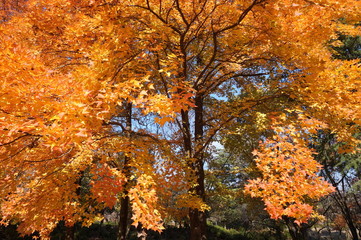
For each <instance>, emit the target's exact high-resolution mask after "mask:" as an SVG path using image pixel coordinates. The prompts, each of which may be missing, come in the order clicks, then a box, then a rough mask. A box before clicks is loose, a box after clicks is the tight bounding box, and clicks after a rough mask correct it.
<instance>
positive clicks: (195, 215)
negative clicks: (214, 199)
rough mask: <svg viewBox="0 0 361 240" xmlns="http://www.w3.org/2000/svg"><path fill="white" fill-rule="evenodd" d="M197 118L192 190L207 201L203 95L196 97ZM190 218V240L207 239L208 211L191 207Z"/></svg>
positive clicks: (192, 164) (195, 109)
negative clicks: (204, 165) (204, 167)
mask: <svg viewBox="0 0 361 240" xmlns="http://www.w3.org/2000/svg"><path fill="white" fill-rule="evenodd" d="M195 105H196V107H195V108H194V111H195V119H194V121H195V122H194V134H195V144H194V145H195V149H194V155H193V158H194V159H193V161H191V167H192V169H194V170H195V178H196V184H197V185H196V186H195V187H193V188H191V189H190V192H192V193H195V194H196V195H197V196H198V197H199V198H201V199H202V200H203V201H205V189H204V169H203V161H204V159H203V158H204V154H203V144H204V143H203V137H204V130H203V126H204V122H203V96H202V95H196V97H195ZM189 219H190V240H206V239H207V236H206V233H207V224H206V223H207V222H206V220H207V219H206V213H205V212H202V211H199V210H198V209H189Z"/></svg>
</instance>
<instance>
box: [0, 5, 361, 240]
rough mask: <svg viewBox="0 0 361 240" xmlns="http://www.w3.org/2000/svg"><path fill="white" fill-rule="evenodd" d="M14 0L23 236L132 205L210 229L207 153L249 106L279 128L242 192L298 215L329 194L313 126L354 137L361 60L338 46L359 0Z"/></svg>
mask: <svg viewBox="0 0 361 240" xmlns="http://www.w3.org/2000/svg"><path fill="white" fill-rule="evenodd" d="M5 2H6V4H3V5H0V6H2V10H1V16H2V20H1V22H0V62H1V63H2V64H1V65H0V75H1V81H0V163H1V166H2V168H1V169H0V199H1V200H0V205H1V211H0V214H1V219H2V223H4V224H8V223H9V222H12V221H14V222H16V223H20V225H19V231H20V232H21V233H23V234H31V233H33V232H35V231H39V233H40V235H41V237H43V238H44V239H46V238H47V237H48V236H49V234H50V233H51V231H52V230H53V229H54V228H55V226H56V225H57V223H58V222H59V221H64V222H65V224H66V225H67V226H72V225H74V224H75V223H76V222H82V224H83V225H90V224H91V223H93V222H94V221H96V220H99V219H101V217H102V216H101V211H102V210H103V209H104V208H105V207H108V208H113V207H118V205H117V204H119V202H121V201H122V199H129V206H130V209H131V212H132V223H133V224H134V225H138V224H142V226H143V227H144V228H147V229H152V230H156V231H161V230H162V229H163V226H162V223H163V222H164V221H165V220H166V219H182V218H183V219H184V218H185V215H187V214H188V220H189V221H190V226H191V234H192V236H193V237H191V239H196V240H199V239H205V224H206V221H205V219H206V214H205V213H204V212H205V211H206V210H207V209H208V206H207V205H206V204H205V196H206V192H205V188H204V176H205V174H204V164H205V163H206V162H207V161H208V160H209V159H207V156H209V154H210V153H211V150H210V149H211V146H212V143H213V142H215V141H218V139H220V138H222V137H224V136H227V135H228V134H233V133H235V130H234V127H235V126H236V127H239V125H242V124H241V123H242V119H246V118H249V117H250V116H251V115H252V114H253V115H256V116H258V118H256V119H257V121H255V123H254V125H255V127H254V128H253V130H254V129H256V130H255V131H259V132H261V131H266V130H268V131H273V133H274V134H273V135H274V138H273V139H272V138H271V139H269V140H265V141H264V142H263V144H261V146H260V149H259V150H256V151H255V152H254V153H255V154H254V155H255V161H256V164H257V168H258V170H259V172H260V173H261V175H262V177H261V178H258V179H256V180H251V181H250V183H249V185H248V186H247V188H246V191H247V192H248V193H250V194H251V195H252V196H255V197H260V198H262V199H263V200H264V202H265V205H266V209H267V210H268V212H269V213H270V215H271V217H272V218H274V219H279V218H281V217H282V216H289V217H292V218H294V219H295V221H296V222H297V223H303V222H306V221H307V220H308V219H309V218H310V217H311V216H313V215H312V214H313V207H312V206H311V205H309V201H310V200H311V199H318V198H320V197H321V196H324V195H326V194H328V193H330V192H331V191H332V188H331V187H330V186H329V185H328V184H327V183H325V182H324V181H322V179H321V178H319V177H318V176H317V172H318V171H319V170H320V168H321V166H320V165H319V164H318V163H317V162H316V161H315V160H313V156H312V155H313V154H314V153H313V151H312V150H310V149H309V148H308V145H307V144H308V142H307V136H309V135H311V134H314V133H315V132H317V131H318V130H319V129H322V128H327V129H329V130H330V131H332V132H333V133H335V134H337V136H338V140H339V141H342V142H344V143H345V147H344V149H343V151H351V150H352V148H353V147H354V146H355V145H356V144H357V143H358V142H357V140H356V139H354V138H353V133H354V132H356V131H357V128H358V126H359V124H360V119H361V116H360V112H361V111H360V102H361V89H360V86H361V82H360V78H359V76H358V75H359V72H360V64H359V63H358V62H357V61H356V60H352V61H341V60H335V59H333V57H332V48H331V47H330V45H333V46H338V45H339V44H340V43H339V42H337V41H335V39H337V33H340V32H341V33H343V34H348V35H357V34H360V28H359V27H358V26H355V25H354V23H357V22H358V21H359V20H360V19H359V16H360V12H361V6H360V4H361V3H360V2H359V1H354V0H344V1H336V0H312V1H311V0H292V1H291V0H276V1H269V0H236V1H229V0H216V1H213V0H201V1H198V0H197V1H196V0H191V1H185V0H125V1H117V0H109V1H103V0H94V1H83V0H72V1H68V0H28V1H25V2H23V1H15V0H14V1H8V2H7V1H3V3H5ZM20 5H21V7H19V6H20ZM275 117H276V118H280V119H282V121H281V122H282V123H281V125H282V126H278V127H279V129H278V130H277V129H275V128H274V127H275V126H274V125H273V122H272V121H273V120H272V119H274V118H275ZM310 119H311V120H310ZM316 125H317V126H316ZM291 126H292V127H291ZM293 126H294V128H295V130H294V131H293V132H292V134H290V132H284V130H285V129H292V128H293ZM249 129H250V131H253V130H252V129H251V128H249ZM279 130H280V131H279ZM287 131H288V130H287ZM301 132H302V134H301ZM250 134H252V133H250ZM186 208H187V212H185V211H184V209H186Z"/></svg>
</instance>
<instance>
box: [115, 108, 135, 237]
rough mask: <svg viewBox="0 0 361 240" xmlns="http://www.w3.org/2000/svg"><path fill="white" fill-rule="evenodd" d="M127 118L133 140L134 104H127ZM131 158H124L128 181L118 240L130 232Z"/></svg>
mask: <svg viewBox="0 0 361 240" xmlns="http://www.w3.org/2000/svg"><path fill="white" fill-rule="evenodd" d="M125 118H126V123H125V124H126V126H125V130H126V136H127V137H128V139H129V140H130V138H131V130H132V103H126V109H125ZM130 160H131V159H130V157H129V156H128V155H126V154H125V156H124V164H123V168H122V173H123V175H124V176H125V178H126V179H127V180H128V181H127V182H126V183H125V184H124V190H123V196H122V198H121V200H120V212H119V224H118V240H126V238H127V235H128V232H129V221H128V218H129V212H130V211H129V208H130V204H129V202H130V200H129V196H128V193H129V192H128V188H129V180H130V177H131V169H130Z"/></svg>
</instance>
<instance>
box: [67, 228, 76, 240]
mask: <svg viewBox="0 0 361 240" xmlns="http://www.w3.org/2000/svg"><path fill="white" fill-rule="evenodd" d="M74 227H75V226H65V240H74Z"/></svg>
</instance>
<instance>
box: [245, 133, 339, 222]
mask: <svg viewBox="0 0 361 240" xmlns="http://www.w3.org/2000/svg"><path fill="white" fill-rule="evenodd" d="M292 131H295V130H294V129H292V128H291V131H290V130H289V129H288V131H284V132H280V133H278V134H279V135H275V136H274V138H273V139H271V140H266V141H265V142H264V143H262V145H261V147H260V149H259V150H256V151H255V152H254V155H255V156H256V158H255V161H256V165H257V169H258V170H259V171H260V173H261V174H262V177H261V178H257V179H254V180H250V181H249V183H248V184H247V185H246V188H245V191H246V192H247V193H248V194H250V195H251V196H252V197H260V198H262V200H263V201H264V203H265V205H266V210H267V212H268V213H269V214H270V216H271V218H273V219H281V218H282V217H284V216H286V217H290V218H292V219H294V221H295V223H297V224H301V223H306V222H307V221H308V220H309V219H310V218H311V217H316V216H317V214H316V213H315V212H314V210H313V206H312V205H311V201H314V200H318V199H319V198H321V197H323V196H325V195H327V194H329V193H332V192H333V191H334V188H333V187H332V185H330V184H329V183H327V182H326V181H324V180H323V179H322V178H321V177H319V176H317V173H318V172H319V171H320V169H321V165H320V164H319V163H317V161H316V160H314V158H313V154H315V152H313V151H312V150H311V149H309V148H308V147H307V146H305V145H304V141H299V140H298V139H297V138H294V137H295V136H292V135H290V133H292ZM293 133H294V132H293Z"/></svg>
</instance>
